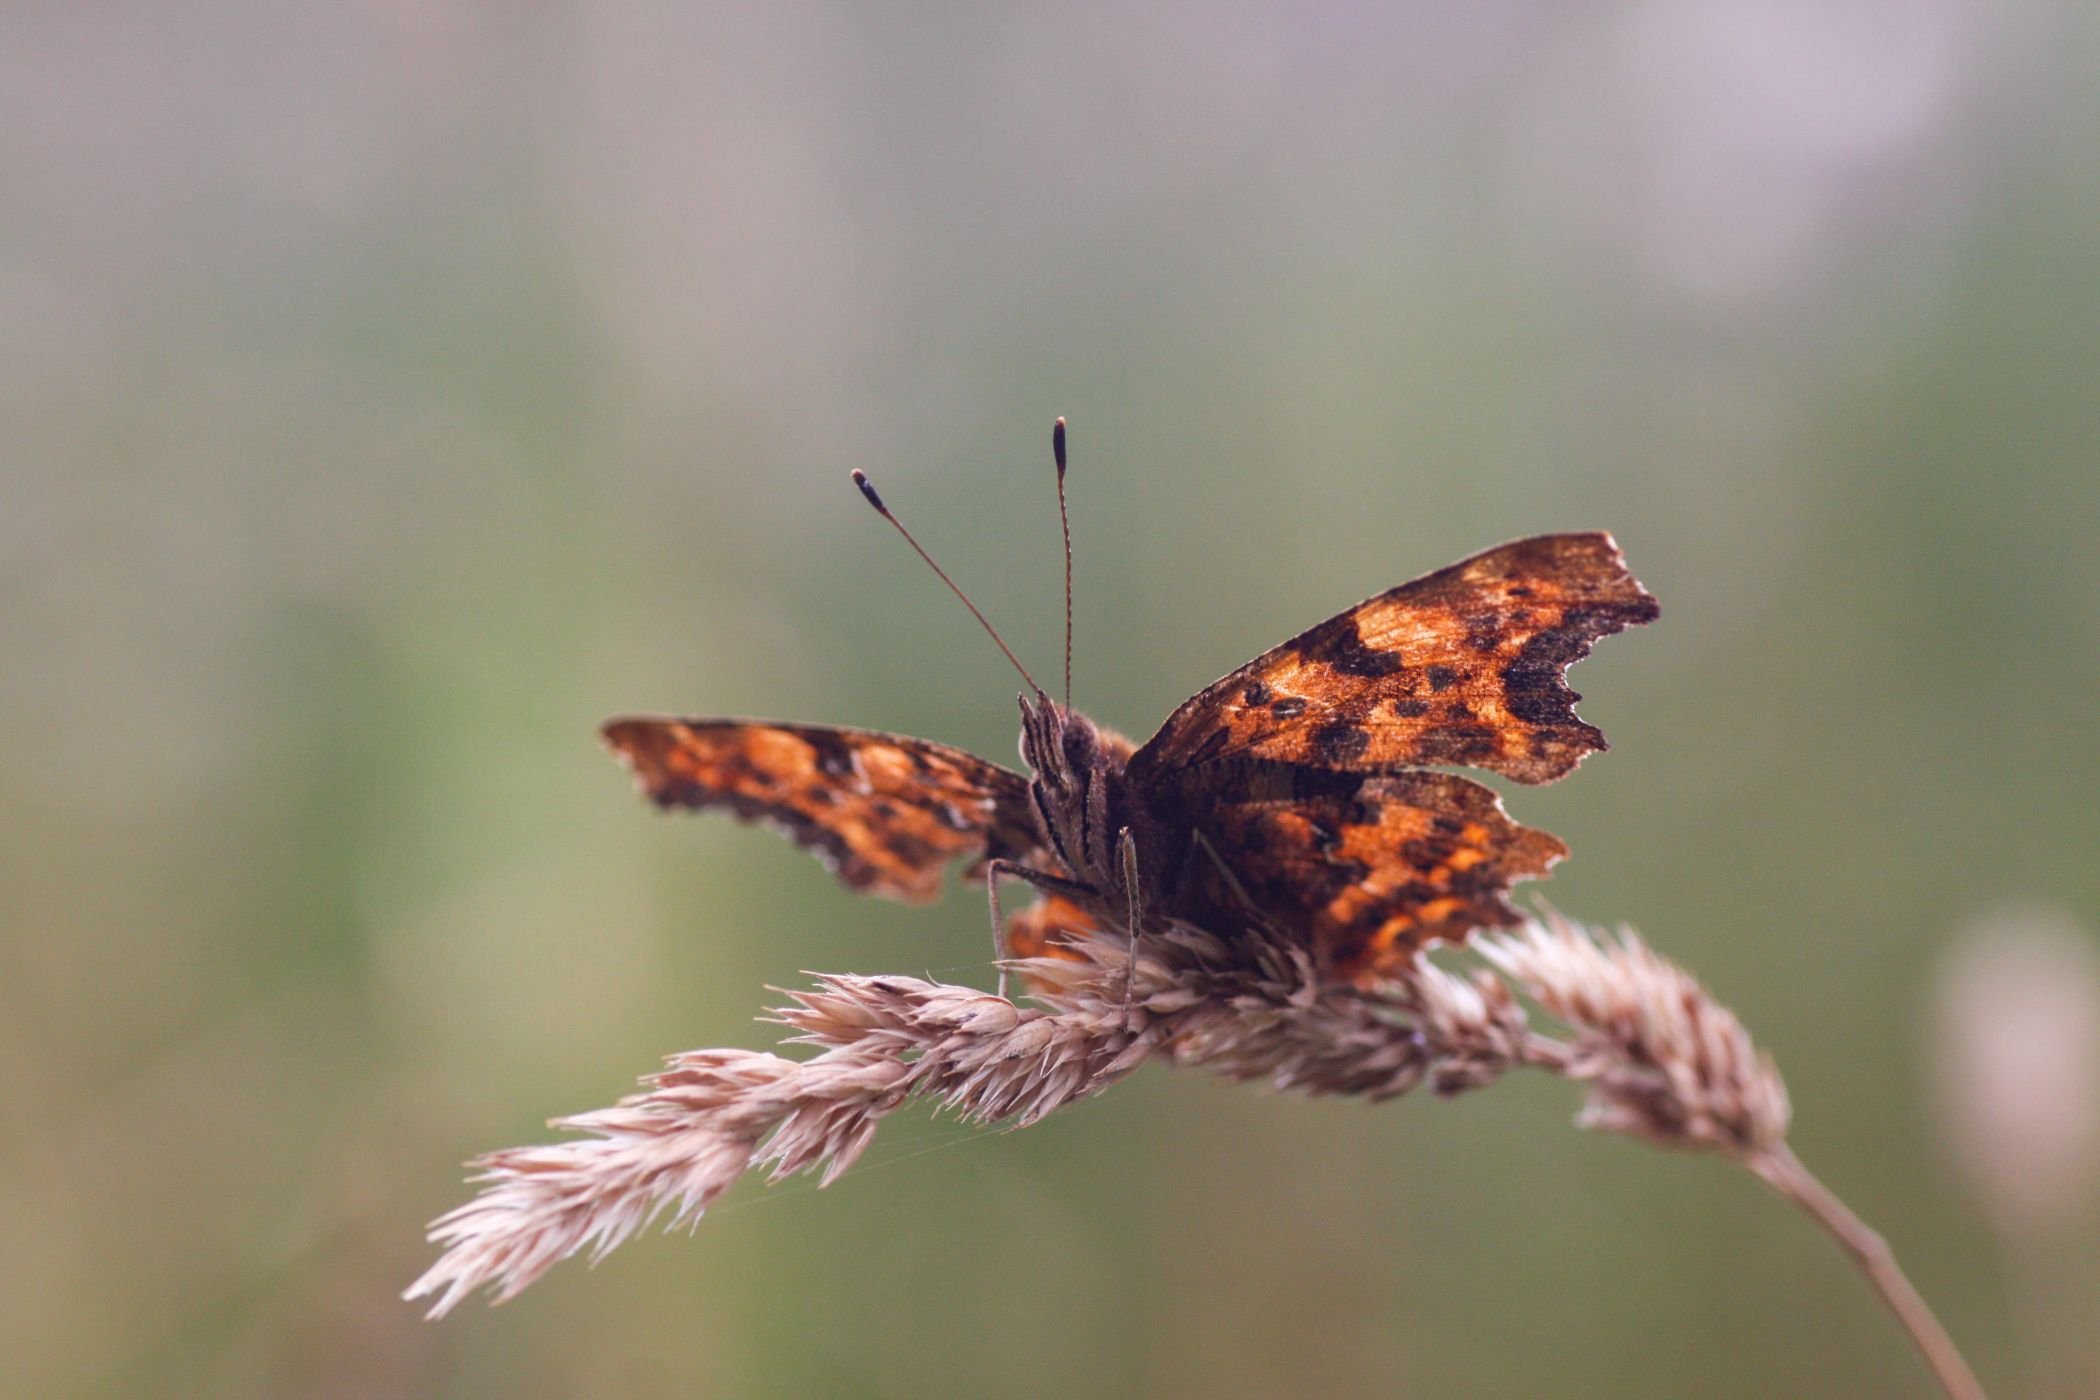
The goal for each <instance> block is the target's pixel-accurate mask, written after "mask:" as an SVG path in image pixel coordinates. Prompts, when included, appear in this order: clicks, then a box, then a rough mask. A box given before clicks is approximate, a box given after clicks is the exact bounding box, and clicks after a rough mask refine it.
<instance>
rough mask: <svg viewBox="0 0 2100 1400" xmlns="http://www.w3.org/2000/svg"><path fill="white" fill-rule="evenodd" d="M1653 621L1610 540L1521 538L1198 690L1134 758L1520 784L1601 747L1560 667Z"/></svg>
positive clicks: (1138, 770)
mask: <svg viewBox="0 0 2100 1400" xmlns="http://www.w3.org/2000/svg"><path fill="white" fill-rule="evenodd" d="M1655 615H1656V604H1655V600H1654V599H1653V598H1651V597H1650V596H1649V595H1648V593H1647V592H1646V591H1645V590H1644V589H1643V588H1642V587H1641V586H1640V584H1639V583H1638V582H1637V581H1635V579H1634V577H1633V575H1632V574H1630V573H1628V572H1627V569H1626V564H1625V561H1624V560H1623V559H1622V558H1621V557H1620V555H1619V550H1618V547H1617V546H1616V545H1615V544H1614V543H1613V542H1612V538H1611V536H1610V535H1607V534H1604V533H1602V532H1596V533H1590V534H1572V535H1540V536H1538V537H1536V538H1533V539H1527V540H1518V541H1516V542H1514V543H1512V544H1506V545H1503V546H1501V547H1500V548H1497V549H1491V550H1488V551H1487V552H1486V553H1484V554H1478V555H1475V556H1474V557H1473V558H1471V559H1467V560H1464V561H1462V562H1460V563H1457V564H1453V565H1452V566H1451V567H1449V568H1447V569H1439V570H1438V571H1437V572H1435V573H1433V574H1427V575H1424V576H1423V577H1421V578H1418V579H1416V580H1414V581H1413V582H1412V583H1403V584H1401V585H1400V586H1399V587H1398V588H1394V589H1391V590H1389V591H1387V592H1385V593H1381V594H1379V595H1378V596H1377V597H1376V598H1372V599H1369V600H1367V601H1365V602H1362V603H1359V604H1357V605H1356V606H1355V607H1353V608H1351V609H1349V610H1348V611H1347V612H1344V613H1341V614H1339V615H1338V616H1335V617H1331V618H1329V619H1328V620H1327V621H1325V622H1323V623H1321V624H1320V625H1319V626H1317V627H1314V628H1312V629H1311V630H1309V631H1307V632H1303V633H1301V634H1300V635H1298V636H1296V637H1293V638H1292V639H1291V640H1290V641H1288V642H1285V643H1284V644H1283V645H1282V646H1279V647H1276V648H1274V649H1272V650H1270V651H1268V652H1265V653H1264V654H1262V655H1261V656H1258V657H1256V658H1255V659H1254V660H1253V661H1250V662H1248V663H1247V664H1246V665H1245V666H1242V667H1241V668H1240V669H1239V670H1237V671H1234V672H1233V673H1232V674H1231V675H1229V676H1227V677H1225V678H1224V679H1223V680H1221V681H1218V682H1216V683H1215V684H1213V685H1210V686H1208V687H1207V688H1205V689H1204V690H1203V691H1201V692H1200V693H1198V694H1197V695H1195V696H1194V697H1192V698H1191V699H1190V700H1189V701H1188V702H1187V703H1185V704H1183V705H1182V706H1181V708H1179V709H1178V710H1176V711H1175V712H1174V713H1173V714H1172V715H1171V716H1169V717H1168V719H1167V722H1166V723H1165V724H1164V725H1162V726H1161V727H1160V730H1159V733H1157V734H1156V735H1154V736H1153V737H1152V739H1151V740H1150V741H1149V742H1148V743H1147V744H1146V745H1145V746H1144V747H1143V748H1142V749H1140V750H1139V751H1138V753H1137V755H1136V756H1135V757H1134V758H1133V759H1132V761H1131V775H1132V778H1133V779H1134V780H1135V781H1137V782H1138V783H1140V784H1141V785H1143V784H1146V783H1161V782H1166V781H1170V779H1169V778H1168V777H1167V775H1168V774H1170V773H1172V772H1173V771H1174V770H1182V769H1190V768H1198V767H1202V766H1204V765H1208V764H1214V763H1217V762H1219V761H1221V760H1224V759H1228V758H1233V757H1242V756H1243V757H1248V758H1262V759H1273V760H1278V761H1281V762H1287V763H1300V764H1307V765H1312V766H1316V767H1321V768H1333V769H1340V770H1345V771H1350V772H1391V771H1394V770H1396V769H1401V768H1408V767H1414V766H1418V765H1424V764H1448V765H1453V766H1461V767H1471V768H1484V769H1488V770H1490V771H1492V772H1496V773H1501V774H1504V775H1505V776H1508V777H1511V778H1515V779H1516V780H1517V781H1519V782H1524V783H1544V782H1551V781H1552V780H1553V779H1555V778H1558V777H1561V776H1563V775H1564V774H1566V773H1567V772H1568V771H1569V770H1570V769H1572V768H1573V767H1574V766H1575V765H1576V764H1577V763H1578V762H1580V761H1581V760H1582V757H1583V756H1584V755H1585V754H1587V753H1590V752H1591V751H1593V750H1597V749H1602V748H1603V747H1605V744H1604V735H1603V734H1602V733H1600V732H1599V731H1598V730H1597V729H1596V728H1594V727H1593V726H1591V725H1589V724H1585V723H1584V722H1583V721H1581V720H1579V719H1577V718H1576V717H1575V701H1576V699H1577V698H1578V697H1577V696H1576V694H1575V692H1573V691H1572V690H1570V689H1568V686H1567V683H1566V681H1564V680H1563V679H1562V673H1563V672H1564V671H1566V670H1567V668H1568V667H1569V666H1570V665H1572V664H1573V663H1574V662H1576V661H1579V660H1581V659H1582V658H1583V657H1584V656H1587V655H1588V654H1589V650H1590V645H1591V643H1593V642H1595V641H1596V640H1597V639H1598V638H1599V637H1604V636H1608V635H1610V634H1611V633H1613V632H1617V631H1619V630H1621V629H1622V628H1625V627H1627V626H1630V625H1632V624H1634V623H1640V622H1647V621H1650V620H1652V619H1653V618H1654V617H1655Z"/></svg>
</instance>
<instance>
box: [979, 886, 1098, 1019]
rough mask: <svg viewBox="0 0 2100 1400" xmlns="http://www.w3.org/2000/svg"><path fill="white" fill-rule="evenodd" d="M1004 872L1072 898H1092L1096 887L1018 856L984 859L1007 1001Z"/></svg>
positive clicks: (994, 949) (994, 953) (1001, 985)
mask: <svg viewBox="0 0 2100 1400" xmlns="http://www.w3.org/2000/svg"><path fill="white" fill-rule="evenodd" d="M1001 876H1012V877H1013V878H1014V879H1016V880H1019V881H1021V882H1022V883H1023V884H1028V885H1033V886H1035V888H1037V889H1039V890H1042V891H1045V892H1046V893H1049V894H1061V895H1064V896H1065V897H1066V898H1068V899H1091V898H1093V897H1094V887H1093V886H1091V885H1087V884H1082V883H1081V882H1080V881H1078V880H1072V879H1067V878H1066V877H1065V876H1063V875H1052V874H1051V873H1050V872H1049V871H1047V870H1037V869H1036V868H1035V867H1034V866H1032V865H1023V864H1021V863H1020V862H1019V861H1017V860H1004V859H1000V858H997V857H994V858H993V859H991V860H988V861H986V862H985V863H984V887H985V892H986V895H987V897H988V898H989V900H990V902H991V906H992V956H993V957H994V958H996V959H997V960H998V966H999V997H1000V999H1001V1000H1002V1001H1004V1000H1006V999H1007V996H1006V964H1007V960H1008V958H1009V957H1010V956H1011V955H1012V950H1011V949H1009V948H1008V947H1007V946H1006V920H1005V918H1004V917H1003V916H1002V915H1001V914H1000V912H999V879H1000V877H1001Z"/></svg>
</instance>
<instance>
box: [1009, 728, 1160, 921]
mask: <svg viewBox="0 0 2100 1400" xmlns="http://www.w3.org/2000/svg"><path fill="white" fill-rule="evenodd" d="M1131 747H1132V746H1131V743H1130V741H1129V740H1128V739H1126V738H1124V737H1123V736H1122V735H1120V734H1117V733H1115V732H1114V731H1112V730H1107V729H1103V728H1102V727H1101V726H1099V725H1097V724H1095V723H1094V722H1093V721H1092V720H1090V719H1088V718H1087V717H1086V716H1085V715H1083V714H1080V713H1079V712H1078V711H1077V710H1074V709H1071V708H1070V707H1068V706H1065V705H1061V704H1059V703H1058V702H1057V701H1055V700H1052V699H1050V698H1049V697H1048V696H1043V695H1038V696H1037V697H1036V698H1035V699H1034V701H1033V702H1031V701H1030V700H1029V698H1028V697H1027V696H1025V695H1024V696H1022V697H1021V758H1022V760H1023V761H1024V762H1026V763H1027V764H1028V766H1029V768H1030V769H1031V770H1032V772H1033V776H1032V777H1031V778H1030V780H1029V784H1028V796H1029V802H1030V805H1031V807H1032V809H1033V815H1034V817H1035V824H1036V830H1037V832H1038V834H1039V835H1040V836H1041V838H1042V844H1043V848H1044V849H1045V850H1047V851H1049V852H1050V853H1051V854H1053V855H1055V856H1056V857H1057V859H1058V861H1059V863H1060V864H1062V865H1063V866H1064V870H1065V873H1067V874H1069V875H1070V876H1071V878H1073V879H1074V880H1077V881H1079V882H1080V883H1081V884H1084V885H1087V886H1088V887H1090V888H1091V889H1092V890H1094V891H1095V892H1096V893H1098V894H1099V895H1100V896H1102V898H1103V899H1104V900H1113V901H1116V902H1117V903H1120V901H1121V900H1122V899H1123V897H1124V893H1125V891H1124V882H1123V857H1122V852H1121V850H1120V848H1119V845H1120V837H1121V834H1122V832H1123V830H1124V828H1126V827H1129V826H1131V825H1132V822H1133V819H1134V818H1136V817H1137V816H1138V813H1137V811H1136V804H1134V803H1133V802H1132V801H1131V797H1130V783H1129V779H1128V776H1127V769H1128V766H1129V760H1130V753H1131Z"/></svg>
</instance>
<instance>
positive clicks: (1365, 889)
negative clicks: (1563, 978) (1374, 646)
mask: <svg viewBox="0 0 2100 1400" xmlns="http://www.w3.org/2000/svg"><path fill="white" fill-rule="evenodd" d="M1212 777H1213V783H1212V791H1211V793H1210V794H1209V795H1208V799H1207V800H1205V798H1203V797H1201V796H1198V795H1195V794H1191V795H1190V799H1191V801H1192V805H1193V806H1195V807H1197V808H1198V809H1199V810H1196V811H1191V812H1189V813H1187V814H1186V816H1187V817H1188V818H1189V819H1190V824H1191V825H1192V826H1193V827H1194V829H1195V830H1196V831H1197V832H1198V833H1199V835H1198V838H1197V843H1196V848H1195V849H1194V850H1192V851H1191V853H1190V855H1189V857H1188V861H1189V864H1188V867H1187V875H1188V880H1189V883H1188V885H1187V886H1186V892H1185V894H1184V900H1185V901H1187V902H1188V904H1189V905H1190V906H1192V907H1193V908H1194V909H1196V910H1198V911H1200V912H1198V913H1197V914H1196V918H1195V920H1194V921H1195V922H1198V923H1203V924H1206V925H1208V926H1210V927H1218V928H1229V927H1232V926H1234V924H1235V923H1244V922H1246V921H1247V920H1248V919H1249V918H1254V919H1256V920H1259V921H1266V922H1267V923H1268V924H1269V925H1270V926H1271V927H1272V928H1274V929H1276V930H1279V931H1281V932H1283V933H1284V934H1285V935H1286V936H1287V937H1289V938H1290V939H1291V940H1292V941H1295V942H1299V943H1302V944H1305V945H1308V946H1310V947H1311V948H1312V950H1313V952H1314V955H1315V957H1316V958H1317V959H1318V960H1319V963H1320V965H1321V966H1322V967H1323V968H1325V969H1327V970H1328V971H1329V972H1330V973H1331V974H1332V975H1335V976H1338V977H1340V978H1343V979H1346V980H1373V979H1376V978H1378V977H1380V976H1383V975H1386V974H1388V973H1390V972H1392V971H1394V970H1396V969H1398V968H1399V967H1401V966H1402V965H1404V963H1405V962H1406V960H1407V959H1409V958H1411V957H1412V956H1413V955H1414V954H1415V952H1416V951H1417V950H1418V949H1420V948H1421V947H1422V946H1423V945H1424V944H1426V943H1428V942H1430V941H1432V940H1436V939H1450V940H1457V939H1460V938H1463V937H1464V936H1465V935H1466V934H1467V933H1468V932H1470V931H1471V930H1473V929H1476V928H1483V927H1494V926H1502V925H1507V924H1513V923H1516V922H1517V919H1518V915H1517V911H1516V910H1515V909H1513V908H1512V907H1511V906H1510V904H1509V901H1508V900H1507V899H1506V898H1505V897H1504V896H1505V895H1506V893H1507V891H1508V890H1509V887H1510V886H1511V885H1512V884H1513V883H1515V882H1516V881H1518V880H1522V879H1529V878H1532V877H1534V876H1538V875H1543V874H1545V873H1546V871H1547V869H1548V867H1550V866H1551V865H1552V864H1553V863H1554V862H1555V861H1557V860H1559V859H1560V858H1561V857H1562V856H1564V855H1566V854H1567V847H1566V846H1564V845H1562V844H1561V843H1560V841H1559V840H1558V839H1556V838H1555V837H1553V836H1551V835H1549V834H1547V833H1546V832H1543V831H1538V830H1535V829H1533V828H1531V827H1526V826H1519V825H1518V824H1517V823H1516V822H1514V821H1512V820H1511V819H1510V817H1509V815H1508V814H1507V813H1506V812H1504V811H1503V810H1502V802H1501V799H1499V798H1498V797H1497V796H1496V795H1495V793H1494V792H1493V791H1491V790H1490V789H1488V788H1485V787H1483V786H1481V785H1480V784H1479V783H1476V782H1473V781H1472V780H1470V779H1468V778H1462V777H1460V776H1459V775H1457V774H1456V773H1433V772H1426V771H1422V770H1413V771H1406V772H1400V773H1374V774H1365V773H1339V772H1334V771H1332V770H1323V769H1315V768H1303V767H1297V766H1293V765H1288V764H1277V763H1269V762H1265V761H1262V760H1234V761H1228V762H1226V763H1223V764H1220V765H1219V766H1218V768H1217V769H1216V771H1215V772H1214V773H1213V775H1212ZM1205 845H1208V846H1209V848H1210V849H1209V850H1208V851H1206V850H1205V849H1203V847H1204V846H1205Z"/></svg>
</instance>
